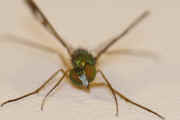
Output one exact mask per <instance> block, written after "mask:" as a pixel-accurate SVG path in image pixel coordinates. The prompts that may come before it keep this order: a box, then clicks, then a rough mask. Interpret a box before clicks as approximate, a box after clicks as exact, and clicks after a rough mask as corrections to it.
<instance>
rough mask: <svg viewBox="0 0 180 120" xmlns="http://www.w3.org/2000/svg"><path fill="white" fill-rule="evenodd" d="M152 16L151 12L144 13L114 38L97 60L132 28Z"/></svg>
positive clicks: (99, 53) (98, 55)
mask: <svg viewBox="0 0 180 120" xmlns="http://www.w3.org/2000/svg"><path fill="white" fill-rule="evenodd" d="M149 14H150V12H149V11H145V12H143V13H142V14H141V15H140V16H139V17H137V18H136V19H135V20H134V21H133V22H132V23H131V24H130V25H129V26H128V27H127V28H126V29H125V30H124V31H123V32H122V33H121V34H120V35H118V36H117V37H115V38H113V39H112V40H111V41H110V42H109V43H108V44H107V45H106V46H105V47H103V48H102V49H101V50H100V51H99V52H98V53H97V55H96V57H95V59H96V60H98V59H99V58H100V56H101V55H102V54H103V53H105V52H106V51H107V50H108V49H109V48H110V47H111V46H112V45H113V44H114V43H116V42H117V41H118V40H120V39H121V38H122V37H124V36H125V35H127V33H129V31H130V30H132V28H134V27H135V26H136V25H137V24H138V23H140V22H141V21H142V20H143V19H144V18H146V17H147V16H148V15H149Z"/></svg>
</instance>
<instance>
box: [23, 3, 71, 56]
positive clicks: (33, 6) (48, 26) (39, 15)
mask: <svg viewBox="0 0 180 120" xmlns="http://www.w3.org/2000/svg"><path fill="white" fill-rule="evenodd" d="M25 3H26V4H27V5H28V7H29V8H30V10H31V12H32V13H33V15H34V16H35V18H36V19H37V20H38V21H39V22H40V23H41V24H42V25H43V26H44V27H45V29H46V30H47V31H48V32H49V33H51V34H52V35H53V36H54V37H55V38H56V39H57V40H58V41H59V42H60V43H61V44H62V45H63V46H64V47H65V48H66V50H67V52H68V54H69V55H70V56H71V55H72V48H71V47H70V45H69V44H67V43H66V42H65V41H64V40H63V38H62V37H61V36H60V35H59V34H58V33H57V32H56V30H55V28H54V27H53V26H52V24H51V23H50V22H49V21H48V19H47V17H46V16H45V15H44V14H43V12H42V11H41V9H40V8H39V7H38V6H37V4H36V3H35V2H34V1H33V0H25Z"/></svg>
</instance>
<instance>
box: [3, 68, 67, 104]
mask: <svg viewBox="0 0 180 120" xmlns="http://www.w3.org/2000/svg"><path fill="white" fill-rule="evenodd" d="M59 72H63V73H64V70H62V69H59V70H57V71H56V72H55V73H54V74H53V75H52V76H50V78H49V79H48V80H47V81H46V82H45V83H43V84H42V85H41V86H40V87H39V88H37V89H36V90H34V91H33V92H30V93H27V94H25V95H23V96H20V97H17V98H15V99H10V100H7V101H5V102H3V103H2V104H1V107H3V106H4V105H5V104H7V103H11V102H15V101H18V100H20V99H23V98H25V97H28V96H31V95H34V94H37V93H39V92H40V91H41V90H42V89H43V88H44V87H45V86H46V85H47V84H48V83H49V82H50V81H51V80H52V79H53V78H54V77H55V76H56V75H57V74H58V73H59Z"/></svg>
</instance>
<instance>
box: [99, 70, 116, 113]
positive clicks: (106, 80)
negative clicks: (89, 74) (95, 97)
mask: <svg viewBox="0 0 180 120" xmlns="http://www.w3.org/2000/svg"><path fill="white" fill-rule="evenodd" d="M98 72H99V73H100V74H101V76H102V77H103V79H104V80H105V82H106V83H107V85H106V86H107V87H108V88H109V89H110V90H111V92H112V94H113V97H114V100H115V103H116V116H118V113H119V109H118V101H117V97H116V93H115V91H114V90H113V88H112V86H111V84H110V82H109V81H108V79H107V78H106V76H105V75H104V73H103V72H102V71H101V70H97V73H98Z"/></svg>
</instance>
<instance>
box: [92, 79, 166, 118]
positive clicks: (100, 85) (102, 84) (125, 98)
mask: <svg viewBox="0 0 180 120" xmlns="http://www.w3.org/2000/svg"><path fill="white" fill-rule="evenodd" d="M102 86H107V84H105V83H103V82H101V83H92V84H91V85H90V87H102ZM113 91H114V92H115V93H116V94H117V95H118V96H119V97H121V98H122V99H123V100H125V101H126V102H128V103H131V104H133V105H135V106H137V107H139V108H142V109H144V110H146V111H148V112H150V113H152V114H154V115H156V116H158V117H159V118H161V119H162V120H164V119H165V117H163V116H162V115H160V114H158V113H157V112H154V111H153V110H151V109H149V108H147V107H144V106H142V105H140V104H137V103H135V102H134V101H132V100H130V99H129V98H127V97H126V96H125V95H123V94H122V93H120V92H119V91H117V90H115V89H114V88H113Z"/></svg>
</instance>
